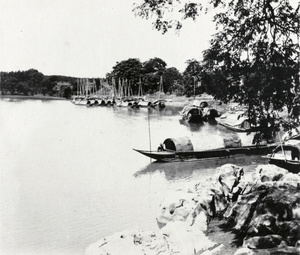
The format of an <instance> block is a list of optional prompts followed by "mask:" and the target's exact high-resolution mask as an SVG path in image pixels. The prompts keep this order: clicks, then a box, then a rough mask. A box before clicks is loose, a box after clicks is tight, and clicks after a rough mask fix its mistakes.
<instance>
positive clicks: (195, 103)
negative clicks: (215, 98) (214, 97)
mask: <svg viewBox="0 0 300 255" xmlns="http://www.w3.org/2000/svg"><path fill="white" fill-rule="evenodd" d="M192 106H195V107H202V108H204V107H207V106H208V103H207V102H206V101H200V100H194V101H193V103H192Z"/></svg>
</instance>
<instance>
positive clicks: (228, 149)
mask: <svg viewBox="0 0 300 255" xmlns="http://www.w3.org/2000/svg"><path fill="white" fill-rule="evenodd" d="M224 144H225V146H224V147H223V148H217V149H210V150H202V151H194V147H193V144H192V142H191V140H190V139H189V138H188V137H179V138H167V139H165V141H164V142H163V143H162V144H160V146H159V147H158V149H157V150H156V151H147V150H137V149H133V150H135V151H137V152H139V153H141V154H143V155H145V156H147V157H149V158H152V159H155V160H157V161H166V162H168V161H169V162H173V161H190V160H195V159H196V160H197V159H198V160H199V159H209V158H224V157H227V158H228V157H232V156H236V155H264V154H268V153H271V152H272V150H273V149H275V148H276V146H277V144H266V145H250V146H242V145H241V143H240V142H238V141H237V142H235V141H232V142H231V143H229V142H228V140H227V141H226V143H224Z"/></svg>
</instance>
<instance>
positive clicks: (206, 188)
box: [86, 164, 300, 255]
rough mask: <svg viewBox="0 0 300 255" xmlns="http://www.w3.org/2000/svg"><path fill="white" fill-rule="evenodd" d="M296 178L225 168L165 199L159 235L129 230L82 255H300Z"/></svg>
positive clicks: (299, 182)
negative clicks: (246, 172)
mask: <svg viewBox="0 0 300 255" xmlns="http://www.w3.org/2000/svg"><path fill="white" fill-rule="evenodd" d="M299 191H300V175H299V174H292V173H289V172H288V171H287V170H285V169H282V168H279V167H277V166H274V165H259V166H257V167H256V170H255V173H253V174H249V173H248V174H245V173H244V170H243V168H242V167H239V166H236V165H232V164H226V165H223V166H222V167H220V168H218V169H217V170H216V173H215V174H214V175H213V176H212V177H210V178H209V179H207V180H203V181H199V182H197V183H196V184H195V185H194V186H193V187H189V188H188V189H186V190H183V189H181V190H178V191H176V192H172V193H171V194H168V195H166V196H165V197H164V200H163V201H162V202H161V205H160V208H159V209H160V213H159V215H157V223H158V225H159V227H160V228H159V230H157V231H155V232H150V231H144V230H141V229H133V230H128V231H123V232H120V233H115V234H114V235H111V236H108V237H105V238H102V239H101V240H99V241H98V242H96V243H93V244H91V245H89V246H88V247H87V249H86V255H96V254H97V255H102V254H103V255H104V254H105V255H107V254H110V255H119V254H135V255H139V254H143V255H144V254H146V255H152V254H153V255H154V254H164V255H171V254H181V255H192V254H197V255H200V254H202V255H219V254H220V255H221V254H222V255H224V254H235V255H241V254H261V255H262V254H300V192H299Z"/></svg>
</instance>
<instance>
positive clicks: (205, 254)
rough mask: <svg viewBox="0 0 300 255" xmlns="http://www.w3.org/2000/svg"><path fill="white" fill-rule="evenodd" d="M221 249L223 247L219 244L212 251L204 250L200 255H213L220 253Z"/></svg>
mask: <svg viewBox="0 0 300 255" xmlns="http://www.w3.org/2000/svg"><path fill="white" fill-rule="evenodd" d="M223 247H224V245H223V244H220V245H218V246H217V247H215V248H213V249H212V250H206V251H205V252H202V253H201V254H200V255H213V254H215V253H216V252H220V251H221V250H222V248H223Z"/></svg>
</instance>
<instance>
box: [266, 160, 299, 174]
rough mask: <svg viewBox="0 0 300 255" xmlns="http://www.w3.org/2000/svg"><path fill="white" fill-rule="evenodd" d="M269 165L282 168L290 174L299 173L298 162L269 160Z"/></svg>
mask: <svg viewBox="0 0 300 255" xmlns="http://www.w3.org/2000/svg"><path fill="white" fill-rule="evenodd" d="M269 164H273V165H276V166H278V167H282V168H284V169H287V170H288V171H289V172H291V173H295V174H297V173H299V172H300V162H299V160H298V161H295V160H282V159H274V158H270V160H269Z"/></svg>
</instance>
